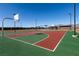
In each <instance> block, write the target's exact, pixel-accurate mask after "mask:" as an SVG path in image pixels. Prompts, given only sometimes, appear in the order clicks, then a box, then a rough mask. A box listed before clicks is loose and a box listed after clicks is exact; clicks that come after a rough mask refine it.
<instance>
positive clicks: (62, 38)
mask: <svg viewBox="0 0 79 59" xmlns="http://www.w3.org/2000/svg"><path fill="white" fill-rule="evenodd" d="M66 33H67V32H66ZM66 33H65V34H64V35H63V36H62V38H61V39H60V40H59V42H58V43H57V44H56V46H55V48H54V49H53V52H54V51H55V50H56V49H57V47H58V46H59V44H60V43H61V41H62V40H63V38H64V37H65V35H66Z"/></svg>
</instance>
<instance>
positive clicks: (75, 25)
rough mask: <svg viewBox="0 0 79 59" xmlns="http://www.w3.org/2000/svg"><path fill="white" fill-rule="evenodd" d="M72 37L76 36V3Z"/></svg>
mask: <svg viewBox="0 0 79 59" xmlns="http://www.w3.org/2000/svg"><path fill="white" fill-rule="evenodd" d="M74 35H76V3H74Z"/></svg>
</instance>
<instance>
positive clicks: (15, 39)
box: [8, 37, 53, 51]
mask: <svg viewBox="0 0 79 59" xmlns="http://www.w3.org/2000/svg"><path fill="white" fill-rule="evenodd" d="M8 38H9V37H8ZM10 39H13V40H16V41H19V42H22V43H26V44H29V45H32V46H36V47H39V48H42V49H44V50H48V51H53V50H51V49H47V48H44V47H40V46H38V45H35V44H31V43H29V42H25V41H23V40H19V39H15V38H10Z"/></svg>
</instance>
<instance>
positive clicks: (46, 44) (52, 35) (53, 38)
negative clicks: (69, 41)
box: [35, 31, 66, 50]
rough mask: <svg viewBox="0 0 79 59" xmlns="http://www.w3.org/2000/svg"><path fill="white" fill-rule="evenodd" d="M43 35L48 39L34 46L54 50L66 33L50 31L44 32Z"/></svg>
mask: <svg viewBox="0 0 79 59" xmlns="http://www.w3.org/2000/svg"><path fill="white" fill-rule="evenodd" d="M45 33H46V34H48V35H49V37H48V38H46V39H44V40H42V41H40V42H37V43H35V45H37V46H40V47H43V48H46V49H49V50H54V49H55V48H56V46H57V44H58V43H59V42H60V40H61V39H62V38H63V36H64V34H65V33H66V32H65V31H50V32H45Z"/></svg>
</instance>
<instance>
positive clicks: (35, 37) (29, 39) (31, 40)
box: [16, 34, 48, 43]
mask: <svg viewBox="0 0 79 59" xmlns="http://www.w3.org/2000/svg"><path fill="white" fill-rule="evenodd" d="M47 37H48V35H47V34H35V35H30V36H22V37H18V38H16V39H19V40H22V41H25V42H29V43H36V42H38V41H40V40H42V39H44V38H47Z"/></svg>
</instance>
